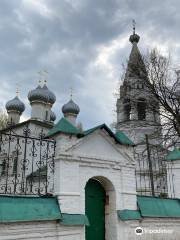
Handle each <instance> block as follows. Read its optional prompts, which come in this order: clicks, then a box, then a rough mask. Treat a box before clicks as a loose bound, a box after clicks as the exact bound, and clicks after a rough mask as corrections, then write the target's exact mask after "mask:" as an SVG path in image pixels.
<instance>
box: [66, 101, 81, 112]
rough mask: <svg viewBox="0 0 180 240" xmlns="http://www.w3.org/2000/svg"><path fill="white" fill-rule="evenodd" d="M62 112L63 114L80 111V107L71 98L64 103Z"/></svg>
mask: <svg viewBox="0 0 180 240" xmlns="http://www.w3.org/2000/svg"><path fill="white" fill-rule="evenodd" d="M62 112H63V113H64V114H67V113H72V114H78V113H79V112H80V108H79V106H78V105H77V104H76V103H75V102H73V100H72V99H71V100H70V101H69V102H68V103H66V104H64V105H63V107H62Z"/></svg>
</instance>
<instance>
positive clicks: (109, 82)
mask: <svg viewBox="0 0 180 240" xmlns="http://www.w3.org/2000/svg"><path fill="white" fill-rule="evenodd" d="M0 3H1V7H0V82H1V87H0V104H1V106H2V107H3V108H4V105H5V103H6V101H7V100H10V99H11V98H13V97H14V96H15V89H16V84H18V85H19V86H20V98H21V99H22V100H23V101H24V102H25V104H26V111H25V112H24V114H23V118H22V119H27V118H29V117H30V105H29V102H28V99H27V94H28V92H29V90H32V89H34V88H35V87H37V84H38V79H39V77H38V74H37V72H38V71H40V70H42V69H46V70H48V72H49V74H48V87H49V89H51V90H52V91H53V92H54V93H55V94H56V97H57V101H56V103H55V104H54V106H53V109H54V111H55V112H56V115H57V119H60V117H61V116H62V113H61V107H62V105H63V104H64V103H66V102H67V101H68V100H69V98H70V88H71V87H72V88H73V89H74V90H73V92H74V94H73V99H74V101H75V102H76V103H77V104H78V105H79V106H80V109H81V112H80V114H79V121H81V122H82V123H83V126H84V127H85V128H88V127H93V126H94V125H97V124H101V123H103V122H105V123H107V124H108V125H109V124H110V123H111V122H113V121H114V120H115V119H116V115H115V112H114V111H115V104H116V98H115V96H114V93H115V90H116V89H117V87H118V82H119V78H120V75H121V71H122V69H121V65H122V63H123V62H125V61H126V59H127V58H128V56H129V53H130V50H131V44H130V43H129V41H128V38H129V35H130V34H131V33H132V19H135V20H136V22H137V25H136V32H137V33H138V34H139V35H140V37H141V39H140V43H139V48H140V50H141V51H142V52H145V51H146V50H147V49H148V48H152V47H155V46H156V47H158V48H160V50H161V51H162V52H164V53H166V52H167V51H170V52H171V56H172V57H173V59H174V61H175V64H176V65H179V62H180V61H179V56H180V31H179V29H180V28H179V25H180V14H179V12H180V3H179V1H178V0H164V1H162V0H151V1H149V0H147V1H145V0H144V1H142V0H139V1H138V0H137V1H135V0H124V1H122V0H0Z"/></svg>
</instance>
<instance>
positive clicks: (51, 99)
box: [42, 84, 56, 104]
mask: <svg viewBox="0 0 180 240" xmlns="http://www.w3.org/2000/svg"><path fill="white" fill-rule="evenodd" d="M42 89H43V90H44V91H45V92H46V95H47V97H48V102H49V103H51V104H53V103H55V101H56V96H55V95H54V93H53V92H51V91H50V90H49V89H48V87H47V86H46V84H44V86H43V87H42Z"/></svg>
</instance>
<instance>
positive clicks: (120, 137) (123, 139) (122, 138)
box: [83, 123, 135, 146]
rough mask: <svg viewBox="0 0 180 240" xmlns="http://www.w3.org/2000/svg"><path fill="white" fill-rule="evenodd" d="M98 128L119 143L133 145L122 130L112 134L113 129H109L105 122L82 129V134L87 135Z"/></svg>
mask: <svg viewBox="0 0 180 240" xmlns="http://www.w3.org/2000/svg"><path fill="white" fill-rule="evenodd" d="M98 129H105V130H106V131H107V132H108V134H109V135H110V136H111V137H113V138H114V140H115V141H116V142H117V143H119V144H122V145H130V146H134V145H135V144H134V143H133V142H132V141H131V140H130V139H129V138H128V137H127V136H126V135H125V134H124V133H123V132H121V131H118V132H117V133H116V134H114V133H113V131H111V129H110V128H109V127H108V126H107V125H106V124H105V123H104V124H101V125H99V126H96V127H94V128H91V129H88V130H86V131H84V132H83V134H84V136H87V135H89V134H91V133H93V132H94V131H96V130H98Z"/></svg>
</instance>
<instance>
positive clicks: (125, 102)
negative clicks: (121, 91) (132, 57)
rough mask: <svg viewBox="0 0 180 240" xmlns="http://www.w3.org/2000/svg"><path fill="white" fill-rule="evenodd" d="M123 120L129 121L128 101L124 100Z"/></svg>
mask: <svg viewBox="0 0 180 240" xmlns="http://www.w3.org/2000/svg"><path fill="white" fill-rule="evenodd" d="M123 104H124V118H125V119H124V120H125V121H128V120H130V119H131V104H130V99H125V100H124V102H123Z"/></svg>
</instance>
